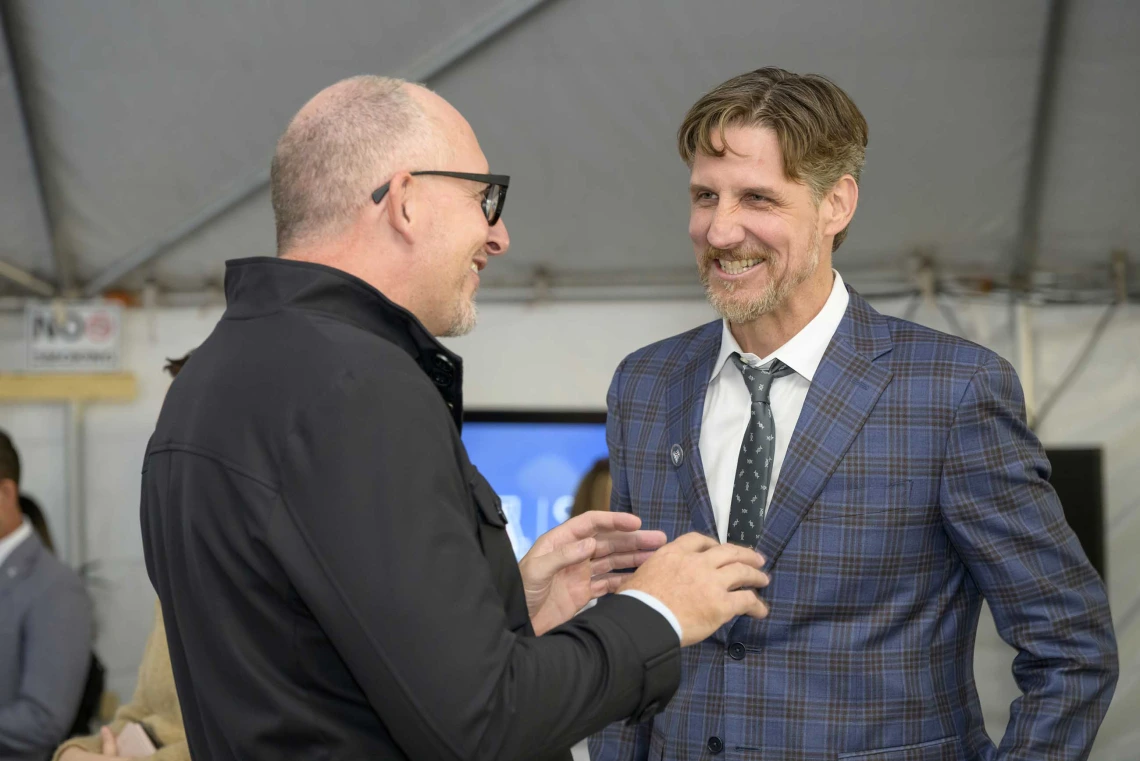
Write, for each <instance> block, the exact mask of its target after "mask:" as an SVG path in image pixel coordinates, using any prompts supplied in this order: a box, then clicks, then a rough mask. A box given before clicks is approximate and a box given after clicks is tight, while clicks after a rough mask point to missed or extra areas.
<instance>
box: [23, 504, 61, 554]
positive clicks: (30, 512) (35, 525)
mask: <svg viewBox="0 0 1140 761" xmlns="http://www.w3.org/2000/svg"><path fill="white" fill-rule="evenodd" d="M20 512H21V513H22V514H23V516H24V520H25V521H27V522H28V523H29V524H31V527H32V531H35V532H36V536H38V537H39V538H40V542H41V543H43V546H44V549H45V550H47V551H48V552H50V553H51V554H53V555H54V554H55V541H54V540H53V539H52V538H51V529H49V528H48V525H47V518H45V517H44V511H43V510H42V509H41V508H40V503H39V502H36V501H35V500H34V499H32V498H31V497H29V496H28V495H27V494H23V493H21V494H20Z"/></svg>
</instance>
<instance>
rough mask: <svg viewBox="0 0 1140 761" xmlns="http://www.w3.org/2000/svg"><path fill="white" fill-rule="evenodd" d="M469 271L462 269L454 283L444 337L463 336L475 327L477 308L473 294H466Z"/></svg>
mask: <svg viewBox="0 0 1140 761" xmlns="http://www.w3.org/2000/svg"><path fill="white" fill-rule="evenodd" d="M480 248H481V247H480ZM474 258H475V254H474V253H473V254H472V255H471V259H474ZM469 261H470V260H469ZM469 271H470V270H468V269H464V270H463V274H461V275H460V276H459V279H458V281H457V282H456V283H455V288H454V293H455V295H456V298H455V301H454V302H453V303H452V305H451V311H450V314H449V315H448V318H447V328H445V329H444V331H443V334H442V335H443V336H445V337H448V338H457V337H459V336H465V335H467V334H468V333H470V332H471V331H472V330H474V329H475V323H477V322H478V321H479V309H478V307H476V306H475V294H474V293H472V294H471V295H470V296H468V295H467V273H468V272H469Z"/></svg>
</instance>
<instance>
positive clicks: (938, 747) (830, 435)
mask: <svg viewBox="0 0 1140 761" xmlns="http://www.w3.org/2000/svg"><path fill="white" fill-rule="evenodd" d="M720 333H721V327H720V323H719V322H714V323H710V324H708V325H705V326H703V327H700V328H697V329H695V330H692V331H690V332H688V333H685V334H683V335H680V336H676V337H674V338H670V339H667V340H665V341H662V342H660V343H657V344H654V345H652V346H649V347H647V348H645V349H642V350H640V351H638V352H635V353H634V354H632V355H630V356H629V357H627V358H626V359H625V360H624V361H623V362H622V364H621V365H620V366H619V367H618V370H617V373H616V374H615V376H614V380H613V384H612V385H611V388H610V393H609V399H608V404H609V426H608V440H609V447H610V464H611V469H612V474H613V484H614V489H613V505H612V506H613V509H615V510H623V511H627V512H633V513H636V514H637V515H639V516H640V517H641V518H642V520H643V522H644V527H646V528H653V529H661V530H663V531H665V533H666V534H667V535H668V536H669V538H670V539H675V538H676V537H678V536H680V535H682V534H684V533H686V532H689V531H694V530H695V531H700V532H703V533H705V534H708V535H709V536H714V537H715V536H716V531H715V524H714V521H713V512H712V507H711V504H710V502H709V494H708V488H707V485H706V482H705V476H704V473H703V470H702V466H701V459H700V452H699V450H698V442H699V440H700V426H701V416H702V410H703V405H704V398H705V389H706V385H707V383H708V380H709V377H710V375H711V373H712V363H713V362H714V360H715V358H716V356H717V353H718V351H719V349H720ZM674 444H678V445H680V447H681V451H682V452H683V454H684V457H683V459H682V460H681V462H680V463H679V464H675V462H674V458H673V457H672V456H671V454H670V450H671V449H672V447H673V445H674ZM1048 468H1049V465H1048V462H1047V460H1046V458H1045V456H1044V453H1043V451H1042V448H1041V446H1040V444H1039V442H1038V441H1037V439H1036V438H1035V437H1034V435H1033V433H1032V432H1031V431H1030V430H1029V429H1028V428H1027V426H1026V424H1025V412H1024V403H1023V399H1022V395H1021V387H1020V384H1019V383H1018V380H1017V377H1016V375H1015V374H1014V371H1013V368H1012V367H1010V365H1009V364H1008V363H1007V362H1005V361H1004V360H1003V359H1001V358H1000V357H998V356H997V355H996V354H994V353H993V352H991V351H988V350H987V349H984V348H982V347H980V346H977V345H974V344H971V343H969V342H967V341H964V340H961V339H958V338H955V337H952V336H948V335H945V334H942V333H938V332H936V331H933V330H929V329H926V328H923V327H921V326H919V325H915V324H913V323H909V322H906V321H904V320H898V319H894V318H889V317H885V316H883V315H881V314H879V313H878V312H876V311H875V310H874V309H872V308H871V306H870V305H868V304H867V303H866V302H865V301H864V300H863V299H862V298H860V297H859V296H858V295H857V294H855V293H854V292H852V294H851V302H850V305H849V306H848V310H847V313H846V315H845V316H844V319H843V321H842V323H841V324H840V326H839V329H838V330H837V332H836V334H835V337H834V338H833V340H832V342H831V344H830V346H829V347H828V349H827V352H826V354H825V355H824V358H823V361H822V362H821V364H820V366H819V369H818V370H817V371H816V375H815V378H814V380H813V382H812V384H811V389H810V391H809V393H808V396H807V400H806V402H805V403H804V407H803V411H802V413H801V414H800V418H799V422H798V423H797V425H796V428H795V431H794V433H793V435H792V439H791V442H790V445H789V449H788V454H787V457H786V459H785V461H784V466H783V470H782V472H781V473H780V476H779V480H778V482H777V484H776V489H775V492H774V493H773V496H772V502H771V506H770V508H769V514H768V519H767V522H766V524H765V527H764V533H763V534H762V536H761V538H760V543H759V544H758V545H757V549H758V550H759V551H760V552H761V553H762V554H763V555H764V556H765V557H766V558H767V559H768V565H767V570H768V571H769V573H770V575H771V580H772V582H771V585H770V586H769V587H768V588H767V589H766V590H764V591H763V597H764V598H765V599H766V600H767V601H768V603H769V605H770V607H771V613H770V615H769V616H768V618H767V619H765V620H763V621H755V620H752V619H747V618H738V619H736V620H735V621H732V622H730V623H729V624H727V625H726V626H724V627H722V628H721V629H720V630H719V631H718V632H716V633H715V634H714V635H713V636H712V637H710V638H709V639H708V640H706V641H705V642H703V643H701V644H699V645H696V646H693V647H689V648H686V649H685V650H684V651H683V655H682V663H683V666H682V678H681V687H680V689H679V690H678V692H677V694H676V696H675V697H674V699H673V701H672V702H671V703H670V705H669V706H668V708H667V709H666V710H665V711H664V712H663V713H661V714H660V715H658V716H656V717H655V718H654V719H653V720H652V721H651V722H647V723H643V724H638V725H621V724H615V725H612V726H611V727H609V728H607V729H606V730H604V731H603V732H601V733H600V734H598V735H596V736H595V737H593V738H591V741H590V753H591V758H592V759H593V761H610V760H611V759H646V758H649V759H698V758H709V757H710V755H711V754H710V750H712V751H715V750H717V749H718V747H719V748H722V750H720V752H721V753H723V754H724V755H725V757H728V758H733V759H764V761H791V760H792V759H794V760H795V761H817V760H818V761H824V759H827V761H834V760H835V759H860V760H862V759H866V761H949V760H950V759H954V760H955V761H956V760H957V759H971V760H973V759H986V760H987V761H989V760H991V759H1003V760H1005V759H1033V761H1045V760H1049V759H1079V758H1085V757H1086V756H1087V755H1088V752H1089V749H1090V746H1091V745H1092V742H1093V738H1094V737H1095V735H1096V731H1097V727H1098V726H1099V725H1100V722H1101V719H1102V717H1103V716H1104V713H1105V711H1106V710H1107V708H1108V703H1109V700H1110V698H1111V696H1112V691H1113V687H1114V686H1115V683H1116V676H1117V660H1116V644H1115V639H1114V636H1113V631H1112V622H1111V619H1110V617H1109V610H1108V602H1107V599H1106V596H1105V590H1104V585H1103V584H1102V582H1101V580H1100V578H1099V577H1098V576H1097V574H1096V572H1095V571H1094V570H1093V569H1092V567H1091V566H1090V565H1089V563H1088V560H1087V559H1086V557H1085V555H1084V553H1083V552H1082V550H1081V548H1080V546H1079V544H1078V543H1077V540H1076V538H1075V536H1074V535H1073V533H1072V531H1071V530H1070V529H1069V528H1068V526H1067V524H1066V523H1065V519H1064V516H1063V514H1062V511H1061V506H1060V504H1059V502H1058V500H1057V497H1056V494H1055V493H1054V492H1053V490H1052V488H1051V487H1050V486H1049V485H1048V483H1047V481H1046V478H1047V476H1048ZM983 597H984V598H985V599H986V600H987V601H988V602H989V605H990V607H991V609H992V611H993V616H994V620H995V621H996V623H997V627H998V630H999V632H1000V633H1001V636H1002V637H1003V638H1004V639H1005V640H1006V641H1007V642H1008V643H1010V644H1011V645H1013V646H1014V647H1016V648H1017V649H1018V651H1019V652H1018V655H1017V657H1016V659H1015V661H1014V666H1013V670H1014V676H1015V677H1016V679H1017V682H1018V684H1019V685H1020V687H1021V689H1022V691H1023V693H1024V696H1023V697H1022V698H1020V699H1019V700H1017V701H1016V702H1015V703H1014V704H1013V706H1012V714H1011V717H1010V723H1009V726H1008V728H1007V730H1006V733H1005V737H1004V739H1002V741H1001V744H1000V746H999V747H995V746H994V744H993V743H992V742H991V741H990V739H989V738H988V737H987V736H986V733H985V728H984V726H983V721H982V714H981V710H980V707H979V705H978V697H977V693H976V691H975V688H974V678H973V646H974V635H975V630H976V626H977V622H978V615H979V610H980V608H981V604H982V599H983ZM711 738H715V740H713V739H711ZM718 743H719V745H718Z"/></svg>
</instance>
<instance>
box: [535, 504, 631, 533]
mask: <svg viewBox="0 0 1140 761" xmlns="http://www.w3.org/2000/svg"><path fill="white" fill-rule="evenodd" d="M639 528H641V518H638V517H637V516H636V515H633V514H631V513H611V512H609V511H608V510H589V511H587V512H585V513H582V514H581V515H576V516H574V517H573V518H570V519H568V520H566V521H565V522H564V523H562V524H561V525H559V526H557V527H556V528H553V529H551V530H550V532H549V533H550V534H554V533H555V532H560V533H569V534H570V535H572V536H573V537H574V538H575V539H585V538H586V537H589V536H596V535H597V534H600V533H602V532H606V531H616V532H627V531H636V530H637V529H639Z"/></svg>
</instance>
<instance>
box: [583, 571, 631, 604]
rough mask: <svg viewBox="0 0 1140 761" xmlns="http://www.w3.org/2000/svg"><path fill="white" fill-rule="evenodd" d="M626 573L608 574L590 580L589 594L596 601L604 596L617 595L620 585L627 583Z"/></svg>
mask: <svg viewBox="0 0 1140 761" xmlns="http://www.w3.org/2000/svg"><path fill="white" fill-rule="evenodd" d="M629 578H630V575H629V574H628V573H608V574H606V575H605V576H598V577H596V578H593V579H591V580H590V594H591V595H592V596H593V597H594V599H597V598H599V597H602V596H604V595H610V594H617V593H618V592H620V591H621V588H622V585H623V584H625V582H627V581H629Z"/></svg>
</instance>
